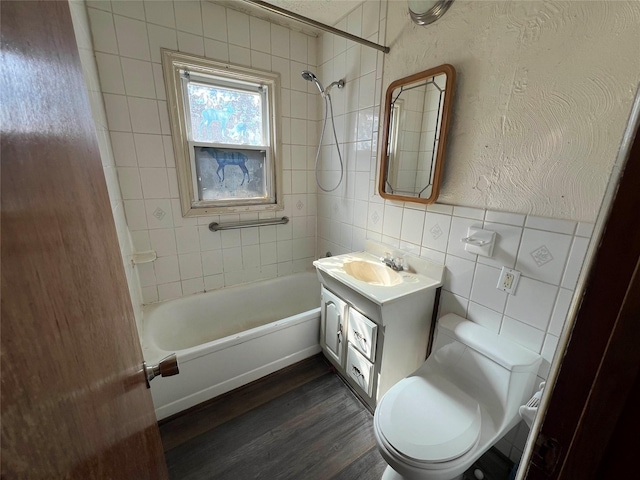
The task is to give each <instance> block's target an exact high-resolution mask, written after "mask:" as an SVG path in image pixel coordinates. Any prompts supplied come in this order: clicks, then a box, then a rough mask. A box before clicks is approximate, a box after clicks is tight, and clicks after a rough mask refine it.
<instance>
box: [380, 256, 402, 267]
mask: <svg viewBox="0 0 640 480" xmlns="http://www.w3.org/2000/svg"><path fill="white" fill-rule="evenodd" d="M380 261H381V262H382V263H384V264H385V265H386V266H387V267H389V268H390V269H392V270H395V271H396V272H401V271H403V270H404V259H402V258H400V257H396V258H393V257H392V256H391V254H390V253H389V252H385V254H384V257H381V258H380Z"/></svg>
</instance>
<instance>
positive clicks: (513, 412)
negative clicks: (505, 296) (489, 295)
mask: <svg viewBox="0 0 640 480" xmlns="http://www.w3.org/2000/svg"><path fill="white" fill-rule="evenodd" d="M540 361H541V358H540V355H538V354H536V353H534V352H532V351H530V350H527V349H525V348H523V347H521V346H520V345H517V344H515V343H513V342H511V341H509V340H507V339H505V338H503V337H500V336H498V335H497V334H495V333H493V332H490V331H489V330H487V329H486V328H484V327H481V326H480V325H478V324H476V323H473V322H471V321H469V320H465V319H463V318H460V317H458V316H457V315H453V314H447V315H445V316H444V317H442V318H441V319H439V320H438V327H437V333H436V339H435V343H434V346H433V350H432V354H431V355H430V356H429V358H428V359H427V361H426V362H425V363H424V364H422V366H421V367H420V368H418V369H417V370H416V371H415V372H414V373H413V374H411V375H410V376H409V377H407V378H405V379H403V380H401V381H400V382H398V383H397V384H396V385H394V386H393V387H391V389H389V391H387V393H386V394H385V395H384V396H383V397H382V399H381V400H380V402H379V403H378V406H377V408H376V411H375V415H374V431H375V436H376V441H377V443H378V448H379V450H380V453H381V454H382V456H383V457H384V459H385V460H386V462H387V463H388V464H389V467H387V469H386V470H385V472H384V475H383V476H382V478H383V480H391V479H396V480H400V479H410V480H418V479H420V480H454V479H459V478H462V474H463V473H464V472H465V470H467V469H468V468H469V467H470V466H471V465H472V464H473V462H475V461H476V460H477V459H478V458H479V457H480V456H481V455H482V454H483V453H484V452H486V451H487V450H488V449H489V448H491V446H492V445H494V444H495V443H496V442H497V441H498V440H500V438H502V436H503V435H505V434H506V433H507V432H508V431H509V430H510V429H511V428H513V427H514V426H515V425H516V424H517V423H518V422H519V421H520V416H519V415H518V408H519V407H520V405H521V404H523V403H525V402H526V401H527V400H528V399H529V397H530V396H531V393H532V391H533V387H534V383H535V380H536V374H537V372H538V366H539V365H540Z"/></svg>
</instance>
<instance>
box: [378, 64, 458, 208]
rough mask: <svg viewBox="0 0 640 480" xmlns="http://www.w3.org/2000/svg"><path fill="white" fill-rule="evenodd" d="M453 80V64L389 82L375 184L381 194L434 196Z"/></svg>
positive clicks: (410, 198) (413, 198)
mask: <svg viewBox="0 0 640 480" xmlns="http://www.w3.org/2000/svg"><path fill="white" fill-rule="evenodd" d="M455 80H456V71H455V69H454V68H453V66H451V65H447V64H445V65H440V66H439V67H435V68H431V69H429V70H425V71H424V72H420V73H416V74H414V75H410V76H408V77H405V78H401V79H399V80H396V81H394V82H393V83H391V85H389V88H388V89H387V94H386V96H385V110H384V124H383V131H382V149H381V154H382V159H381V162H380V181H379V184H378V190H379V192H380V196H382V197H383V198H387V199H390V200H399V201H403V202H417V203H434V202H435V201H436V200H437V198H438V193H439V190H440V179H441V177H442V168H443V164H444V156H445V146H446V143H447V132H448V129H449V120H450V117H451V105H452V100H453V93H454V85H455Z"/></svg>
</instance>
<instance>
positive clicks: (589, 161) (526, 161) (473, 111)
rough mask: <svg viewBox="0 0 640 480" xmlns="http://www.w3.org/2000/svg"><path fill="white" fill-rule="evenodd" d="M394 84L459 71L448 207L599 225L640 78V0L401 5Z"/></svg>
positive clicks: (394, 35)
mask: <svg viewBox="0 0 640 480" xmlns="http://www.w3.org/2000/svg"><path fill="white" fill-rule="evenodd" d="M386 43H387V45H389V46H390V47H391V53H390V54H389V55H387V56H386V57H385V64H384V77H383V86H384V89H385V90H386V86H387V85H388V84H389V83H390V82H391V81H392V80H394V79H397V78H400V77H403V76H405V75H408V74H411V73H415V72H418V71H421V70H424V69H427V68H431V67H434V66H436V65H440V64H442V63H451V64H453V65H454V66H455V68H456V70H457V72H458V85H457V94H456V97H455V100H454V106H453V109H454V116H453V121H452V135H451V136H450V138H449V145H448V154H447V163H446V166H445V173H444V183H443V185H442V189H441V193H440V197H439V202H442V203H449V204H456V205H469V206H478V207H484V208H491V209H495V210H508V211H511V212H521V213H528V214H534V215H541V216H548V217H555V218H570V219H573V220H586V221H593V220H595V218H596V214H597V211H598V207H599V205H600V201H601V199H602V195H603V192H604V189H605V186H606V182H607V180H608V177H609V172H610V168H611V166H612V165H613V162H614V160H615V156H616V154H617V150H618V146H619V143H620V140H621V138H622V133H623V130H624V127H625V125H626V123H627V119H628V114H629V111H630V107H631V102H632V100H633V97H634V94H635V91H636V88H637V86H638V83H639V81H640V2H637V1H633V2H624V1H613V2H604V1H597V2H575V1H573V2H524V1H501V2H484V1H482V2H477V1H474V2H465V1H462V0H457V1H456V2H455V3H454V4H453V6H452V7H451V9H450V10H449V12H447V14H446V15H445V16H444V17H443V18H442V19H441V20H439V21H438V22H436V23H435V24H433V25H431V26H429V27H426V28H425V27H418V26H415V25H413V24H411V22H410V20H409V19H408V17H407V15H406V4H405V3H404V2H399V1H391V2H390V3H389V12H388V23H387V42H386Z"/></svg>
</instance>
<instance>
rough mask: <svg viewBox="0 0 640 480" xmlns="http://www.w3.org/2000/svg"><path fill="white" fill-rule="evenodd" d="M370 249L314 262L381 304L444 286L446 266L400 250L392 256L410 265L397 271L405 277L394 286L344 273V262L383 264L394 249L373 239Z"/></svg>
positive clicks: (329, 273)
mask: <svg viewBox="0 0 640 480" xmlns="http://www.w3.org/2000/svg"><path fill="white" fill-rule="evenodd" d="M367 248H368V249H369V250H375V251H374V252H372V253H370V252H354V253H346V254H344V255H336V256H335V257H327V258H321V259H319V260H316V261H315V262H313V265H314V266H315V267H316V268H317V269H318V270H321V271H322V272H324V273H326V274H328V275H329V276H331V277H333V278H334V279H336V280H338V281H339V282H341V283H343V284H344V285H346V286H347V287H349V288H351V289H352V290H355V291H356V292H358V293H360V294H361V295H363V296H364V297H366V298H368V299H369V300H371V301H373V302H375V303H377V304H379V305H383V304H385V303H389V302H392V301H394V300H397V299H399V298H401V297H404V296H405V295H410V294H412V293H415V292H418V291H420V290H425V289H428V288H437V287H440V286H441V285H442V277H443V273H444V266H442V265H438V264H436V263H434V262H431V261H429V260H426V259H423V258H419V257H415V256H413V255H408V254H405V253H402V252H397V251H396V252H393V256H394V257H398V256H399V257H402V258H403V259H404V260H405V265H406V266H407V268H406V270H405V271H402V272H398V273H399V274H400V276H401V277H402V279H403V282H402V283H401V284H398V285H392V286H385V285H372V284H370V283H367V282H363V281H361V280H358V279H356V278H354V277H352V276H351V275H349V274H348V273H346V272H345V270H344V267H343V265H344V264H345V263H348V262H352V261H357V260H361V261H362V260H363V261H368V262H376V263H380V257H381V256H382V255H384V251H385V250H386V251H389V250H391V249H388V248H387V249H385V248H384V247H383V246H381V245H378V244H374V243H373V242H367ZM380 251H382V254H379V253H377V252H380ZM387 268H388V267H387Z"/></svg>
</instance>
